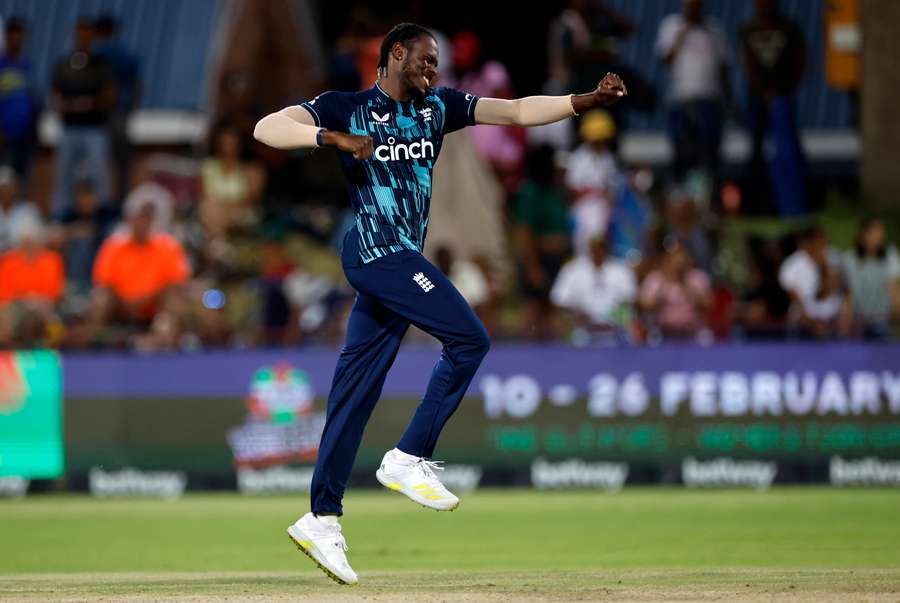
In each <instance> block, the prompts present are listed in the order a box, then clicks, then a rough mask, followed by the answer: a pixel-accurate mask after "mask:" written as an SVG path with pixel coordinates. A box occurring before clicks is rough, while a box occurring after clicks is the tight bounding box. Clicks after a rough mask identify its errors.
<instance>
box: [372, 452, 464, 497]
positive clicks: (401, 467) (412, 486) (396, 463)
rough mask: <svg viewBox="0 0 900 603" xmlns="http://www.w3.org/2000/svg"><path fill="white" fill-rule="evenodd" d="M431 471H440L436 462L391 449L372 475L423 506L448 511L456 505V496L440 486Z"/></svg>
mask: <svg viewBox="0 0 900 603" xmlns="http://www.w3.org/2000/svg"><path fill="white" fill-rule="evenodd" d="M435 470H439V471H443V470H444V468H443V467H441V466H440V461H437V462H436V461H429V460H426V459H423V458H420V457H416V456H412V455H411V454H406V453H405V452H403V451H401V450H397V449H396V448H394V449H393V450H388V451H387V453H386V454H385V455H384V458H383V459H381V467H379V468H378V470H377V471H376V472H375V477H377V478H378V481H379V482H381V485H382V486H384V487H385V488H388V489H389V490H394V491H395V492H399V493H401V494H405V495H406V496H408V497H409V498H410V499H412V501H413V502H417V503H419V504H420V505H422V506H423V507H428V508H429V509H434V510H436V511H452V510H453V509H455V508H456V507H458V506H459V498H457V497H456V496H455V495H454V494H453V493H452V492H450V490H448V489H447V488H446V487H444V484H442V483H441V480H439V479H438V478H437V475H435V474H434V471H435Z"/></svg>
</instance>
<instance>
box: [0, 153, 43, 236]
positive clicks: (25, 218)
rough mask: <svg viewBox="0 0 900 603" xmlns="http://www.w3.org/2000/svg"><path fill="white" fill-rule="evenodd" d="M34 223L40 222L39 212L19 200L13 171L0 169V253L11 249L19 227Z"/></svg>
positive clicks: (16, 181) (17, 184) (3, 167)
mask: <svg viewBox="0 0 900 603" xmlns="http://www.w3.org/2000/svg"><path fill="white" fill-rule="evenodd" d="M34 221H38V222H40V221H41V211H40V210H39V209H38V208H37V206H36V205H35V204H34V203H31V202H29V201H24V200H22V199H21V198H20V196H19V182H18V178H17V177H16V172H15V170H13V169H12V168H11V167H9V166H6V165H4V166H2V167H0V253H2V252H4V251H6V250H8V249H10V248H12V247H13V240H14V239H15V237H16V232H17V231H18V229H19V228H20V225H22V224H25V223H31V222H34Z"/></svg>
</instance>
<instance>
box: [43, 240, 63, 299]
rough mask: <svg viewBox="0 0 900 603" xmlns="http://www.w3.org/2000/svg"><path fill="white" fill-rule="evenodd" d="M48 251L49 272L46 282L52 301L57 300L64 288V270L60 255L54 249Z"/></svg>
mask: <svg viewBox="0 0 900 603" xmlns="http://www.w3.org/2000/svg"><path fill="white" fill-rule="evenodd" d="M50 253H51V255H50V256H49V257H50V261H49V265H50V270H49V273H50V274H49V275H48V276H49V279H50V281H49V282H48V283H47V284H48V285H49V291H48V293H49V295H50V297H51V298H52V299H53V301H59V299H60V298H61V297H62V294H63V291H65V288H66V271H65V268H64V267H63V261H62V257H60V255H59V254H58V253H56V252H55V251H53V252H50Z"/></svg>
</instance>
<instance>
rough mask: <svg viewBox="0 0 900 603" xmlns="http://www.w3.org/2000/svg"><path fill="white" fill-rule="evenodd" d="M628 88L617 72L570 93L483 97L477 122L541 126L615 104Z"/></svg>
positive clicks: (476, 115)
mask: <svg viewBox="0 0 900 603" xmlns="http://www.w3.org/2000/svg"><path fill="white" fill-rule="evenodd" d="M627 94H628V91H627V90H626V89H625V84H624V83H623V82H622V79H621V78H620V77H619V76H618V75H616V74H615V73H607V74H606V75H605V76H604V77H603V79H602V80H600V83H599V84H598V85H597V89H596V90H594V91H593V92H589V93H587V94H571V95H569V96H526V97H525V98H517V99H515V100H505V99H501V98H482V99H479V101H478V104H477V105H475V122H476V123H479V124H493V125H498V126H505V125H514V126H540V125H543V124H549V123H553V122H555V121H560V120H562V119H566V118H567V117H573V116H575V115H578V114H579V113H582V112H584V111H587V110H589V109H593V108H594V107H606V106H609V105H612V104H613V103H615V102H616V101H618V100H619V99H620V98H622V97H624V96H626V95H627Z"/></svg>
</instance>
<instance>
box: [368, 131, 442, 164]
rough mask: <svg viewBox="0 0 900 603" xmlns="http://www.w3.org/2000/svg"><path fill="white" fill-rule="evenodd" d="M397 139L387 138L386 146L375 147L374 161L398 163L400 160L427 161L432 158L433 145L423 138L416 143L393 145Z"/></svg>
mask: <svg viewBox="0 0 900 603" xmlns="http://www.w3.org/2000/svg"><path fill="white" fill-rule="evenodd" d="M396 142H397V139H396V138H394V137H393V136H389V137H388V139H387V144H380V145H378V146H377V147H375V159H377V160H379V161H400V160H401V159H429V158H433V157H434V144H433V143H432V142H430V141H429V140H426V139H425V138H420V139H419V140H418V142H413V143H411V144H406V143H404V142H401V143H399V144H394V143H396Z"/></svg>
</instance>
